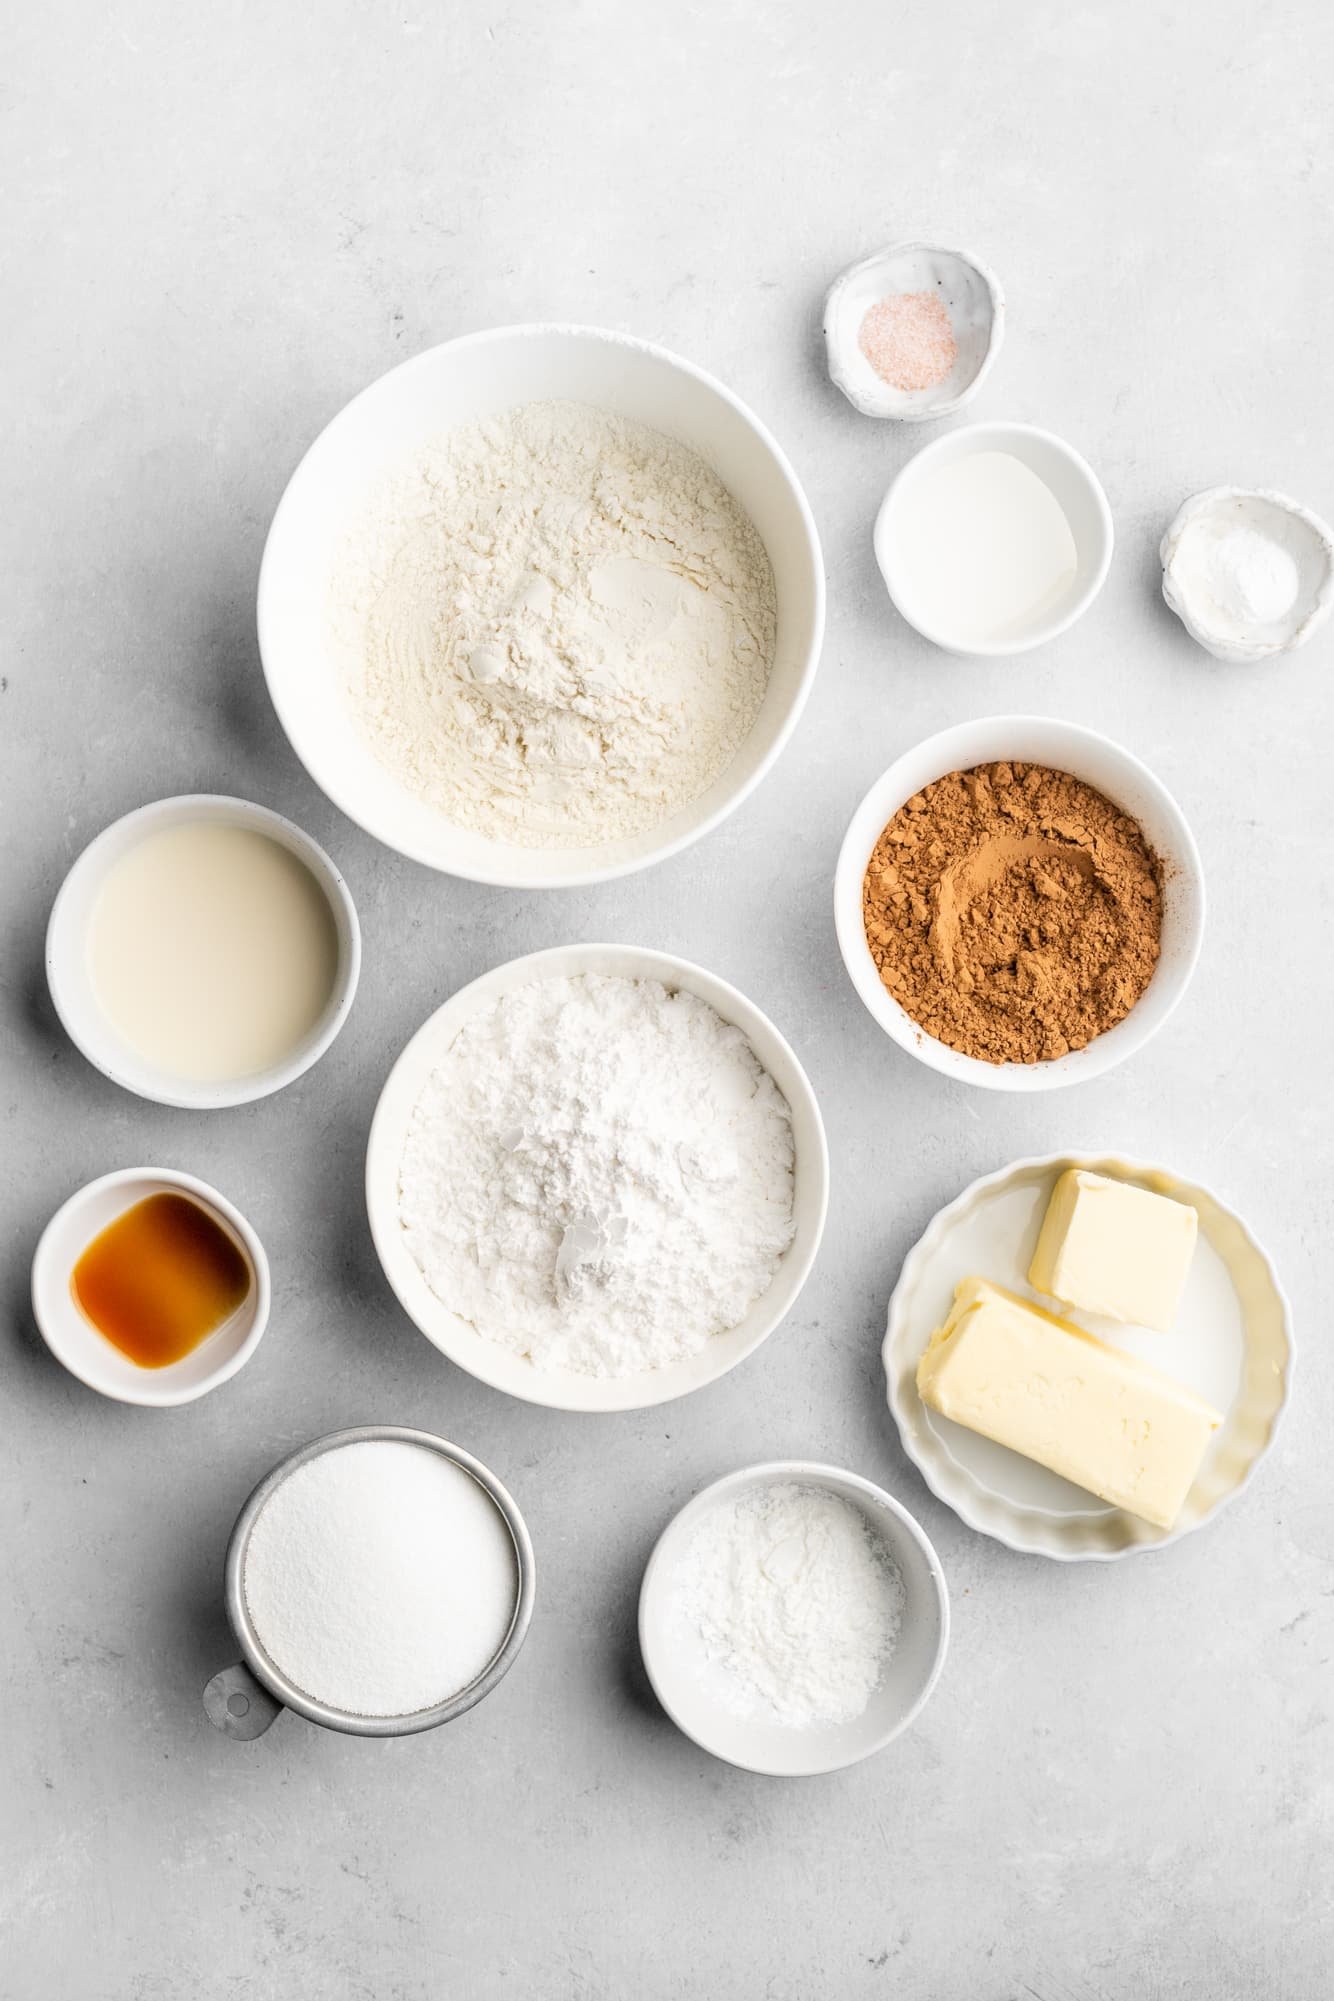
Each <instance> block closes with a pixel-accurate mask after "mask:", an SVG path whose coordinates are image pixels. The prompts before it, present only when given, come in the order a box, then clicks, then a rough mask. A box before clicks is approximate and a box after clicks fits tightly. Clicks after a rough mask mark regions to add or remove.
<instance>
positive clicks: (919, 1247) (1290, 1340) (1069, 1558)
mask: <svg viewBox="0 0 1334 2001" xmlns="http://www.w3.org/2000/svg"><path fill="white" fill-rule="evenodd" d="M1113 1160H1114V1161H1115V1163H1116V1166H1117V1168H1118V1169H1119V1170H1120V1171H1121V1172H1122V1173H1124V1174H1125V1175H1126V1176H1127V1177H1128V1178H1131V1179H1139V1180H1148V1179H1150V1178H1153V1177H1157V1176H1159V1175H1161V1174H1162V1172H1163V1170H1162V1169H1161V1168H1159V1167H1156V1166H1154V1165H1153V1164H1151V1163H1149V1162H1147V1161H1139V1160H1132V1159H1130V1158H1128V1157H1126V1156H1124V1155H1120V1154H1117V1155H1110V1154H1108V1153H1107V1152H1106V1151H1103V1152H1101V1153H1092V1152H1084V1151H1081V1150H1079V1149H1077V1148H1069V1149H1063V1150H1062V1151H1061V1152H1059V1153H1050V1154H1026V1155H1025V1156H1024V1157H1023V1158H1022V1159H1019V1160H1012V1161H1010V1162H1008V1163H1007V1165H1006V1166H1004V1167H999V1168H997V1169H996V1170H995V1171H994V1172H993V1173H991V1174H981V1175H979V1176H978V1177H977V1178H976V1180H974V1181H970V1182H969V1184H968V1186H967V1187H966V1188H963V1189H961V1190H960V1192H959V1193H958V1194H957V1195H956V1196H955V1197H954V1199H953V1200H952V1201H950V1202H947V1203H945V1204H944V1205H943V1207H941V1208H940V1209H938V1210H937V1211H936V1213H935V1215H934V1216H933V1217H932V1218H931V1220H930V1222H929V1223H928V1224H927V1226H926V1228H925V1229H924V1230H923V1232H922V1234H921V1236H920V1237H919V1238H918V1239H917V1241H916V1242H915V1243H914V1244H913V1246H912V1248H911V1249H910V1250H909V1252H908V1254H907V1256H906V1257H905V1258H904V1260H903V1265H902V1267H901V1269H900V1272H899V1276H898V1279H897V1281H896V1283H895V1286H894V1290H893V1292H892V1293H891V1294H890V1299H889V1312H888V1317H887V1324H886V1329H885V1338H884V1340H883V1342H882V1343H881V1349H880V1358H881V1364H882V1366H883V1368H884V1371H885V1382H886V1391H887V1399H888V1403H889V1408H890V1412H891V1414H892V1415H893V1418H894V1423H895V1426H896V1427H897V1430H898V1434H899V1441H900V1443H901V1444H902V1446H903V1449H904V1451H905V1453H906V1454H907V1456H908V1457H909V1459H911V1460H912V1462H913V1464H914V1466H915V1467H916V1468H917V1471H918V1472H919V1473H920V1474H921V1476H922V1479H923V1480H924V1481H925V1482H926V1485H927V1486H928V1487H929V1488H930V1490H931V1492H932V1493H933V1494H934V1495H935V1497H936V1499H937V1500H938V1501H943V1502H944V1504H945V1506H946V1507H947V1508H951V1509H952V1510H953V1511H954V1513H955V1514H956V1515H957V1516H958V1517H959V1519H960V1521H962V1522H963V1523H964V1524H965V1526H966V1527H968V1528H970V1529H973V1530H974V1531H975V1532H976V1533H977V1534H978V1535H986V1536H990V1537H992V1538H993V1539H994V1540H996V1541H999V1542H1003V1543H1004V1544H1005V1545H1006V1547H1007V1548H1009V1549H1013V1550H1017V1551H1018V1552H1019V1553H1020V1554H1021V1555H1026V1556H1046V1557H1051V1558H1052V1559H1053V1560H1054V1561H1056V1562H1059V1563H1112V1562H1116V1561H1118V1560H1119V1559H1120V1558H1121V1557H1123V1556H1139V1555H1147V1554H1149V1553H1151V1552H1152V1551H1154V1550H1160V1549H1166V1548H1168V1547H1169V1546H1170V1545H1171V1544H1172V1543H1177V1542H1180V1541H1181V1540H1182V1538H1183V1537H1185V1536H1188V1535H1194V1534H1195V1533H1196V1532H1197V1531H1198V1530H1199V1529H1202V1528H1206V1527H1207V1526H1208V1525H1209V1523H1210V1522H1212V1521H1213V1520H1214V1519H1215V1518H1216V1517H1217V1516H1218V1514H1219V1513H1220V1512H1221V1511H1222V1510H1223V1509H1224V1508H1225V1507H1227V1506H1228V1504H1229V1503H1230V1502H1231V1501H1232V1500H1234V1499H1235V1498H1236V1496H1237V1495H1238V1494H1240V1493H1241V1492H1242V1490H1243V1489H1244V1488H1245V1487H1247V1486H1248V1485H1249V1484H1250V1481H1251V1480H1252V1479H1253V1478H1254V1475H1255V1470H1256V1468H1257V1467H1258V1466H1259V1464H1260V1462H1261V1460H1262V1459H1264V1458H1265V1457H1266V1456H1267V1455H1268V1453H1269V1452H1270V1451H1271V1450H1272V1449H1273V1445H1274V1440H1275V1438H1276V1437H1277V1436H1278V1429H1279V1425H1280V1424H1281V1422H1282V1419H1283V1414H1284V1412H1285V1411H1286V1409H1287V1407H1288V1404H1289V1403H1290V1401H1291V1398H1292V1378H1293V1371H1294V1369H1295V1367H1296V1360H1297V1348H1296V1339H1295V1336H1294V1334H1293V1326H1292V1307H1291V1303H1290V1302H1289V1299H1288V1296H1287V1293H1286V1292H1285V1291H1284V1289H1283V1285H1282V1283H1281V1281H1280V1279H1279V1276H1278V1272H1277V1270H1276V1269H1275V1266H1274V1261H1273V1259H1272V1258H1271V1257H1270V1255H1269V1253H1268V1252H1267V1251H1266V1250H1265V1248H1264V1246H1263V1244H1261V1243H1260V1241H1259V1239H1258V1238H1257V1237H1256V1235H1255V1233H1254V1231H1253V1230H1252V1229H1251V1228H1250V1225H1249V1224H1248V1223H1247V1222H1246V1221H1245V1218H1244V1217H1243V1216H1242V1214H1241V1212H1240V1211H1239V1210H1238V1209H1237V1208H1235V1207H1234V1206H1233V1204H1232V1203H1230V1202H1228V1201H1226V1200H1225V1199H1224V1198H1223V1197H1222V1196H1221V1195H1219V1194H1217V1193H1216V1191H1215V1190H1214V1189H1213V1188H1212V1187H1211V1186H1210V1185H1209V1184H1208V1183H1207V1182H1204V1181H1200V1180H1195V1179H1191V1180H1190V1185H1191V1186H1193V1187H1195V1188H1197V1189H1198V1190H1199V1191H1200V1193H1201V1194H1202V1195H1205V1196H1207V1197H1208V1198H1209V1200H1210V1201H1211V1202H1213V1203H1214V1204H1215V1206H1216V1207H1217V1208H1218V1209H1220V1210H1222V1211H1223V1212H1224V1213H1225V1214H1226V1215H1227V1216H1228V1217H1229V1218H1230V1219H1231V1221H1232V1222H1234V1223H1235V1224H1236V1226H1237V1229H1238V1230H1239V1232H1240V1234H1241V1235H1242V1237H1243V1238H1244V1239H1245V1241H1246V1243H1247V1246H1248V1248H1249V1249H1250V1250H1251V1251H1252V1252H1253V1253H1254V1255H1255V1257H1256V1259H1257V1261H1258V1262H1259V1264H1260V1265H1261V1267H1262V1268H1263V1270H1264V1272H1265V1274H1266V1277H1267V1279H1268V1282H1269V1284H1270V1287H1271V1288H1272V1291H1273V1294H1274V1298H1275V1301H1276V1303H1277V1305H1278V1309H1279V1312H1280V1315H1281V1318H1282V1322H1283V1335H1284V1340H1285V1343H1286V1348H1287V1356H1286V1362H1285V1366H1284V1371H1283V1377H1282V1387H1281V1391H1280V1394H1279V1397H1278V1401H1277V1402H1276V1404H1275V1405H1274V1409H1273V1414H1272V1416H1271V1418H1270V1422H1269V1431H1268V1435H1267V1437H1266V1438H1265V1440H1264V1443H1263V1444H1262V1445H1261V1447H1260V1449H1259V1450H1258V1451H1257V1452H1256V1453H1255V1454H1254V1456H1253V1457H1252V1458H1251V1459H1250V1460H1249V1462H1248V1464H1247V1466H1246V1468H1245V1471H1244V1472H1243V1473H1242V1475H1241V1477H1240V1479H1238V1480H1236V1481H1234V1482H1233V1484H1232V1485H1231V1486H1229V1487H1228V1488H1227V1489H1226V1490H1225V1491H1224V1492H1223V1493H1221V1494H1220V1495H1219V1497H1218V1498H1217V1500H1216V1501H1215V1502H1214V1504H1213V1506H1212V1507H1211V1508H1210V1509H1209V1511H1208V1512H1207V1514H1204V1515H1202V1516H1201V1517H1200V1518H1199V1520H1197V1521H1190V1522H1185V1523H1182V1524H1181V1525H1180V1526H1178V1527H1176V1528H1173V1529H1169V1530H1166V1531H1164V1532H1162V1533H1161V1534H1155V1535H1154V1536H1153V1537H1152V1538H1148V1537H1146V1538H1145V1539H1143V1540H1139V1541H1134V1542H1127V1543H1125V1544H1123V1545H1122V1546H1120V1547H1119V1548H1115V1549H1099V1548H1095V1547H1090V1548H1083V1549H1070V1548H1061V1547H1060V1546H1059V1545H1058V1544H1053V1543H1051V1542H1042V1543H1040V1542H1036V1541H1034V1540H1032V1539H1031V1538H1026V1537H1024V1536H1021V1535H1019V1534H1018V1533H1017V1532H1015V1533H1002V1532H1001V1531H1000V1530H999V1529H998V1528H997V1527H996V1525H995V1523H994V1522H989V1521H986V1520H984V1519H983V1513H982V1511H981V1510H980V1509H979V1508H978V1507H977V1506H976V1505H975V1504H974V1503H973V1501H972V1499H971V1497H970V1495H969V1494H968V1492H967V1491H966V1488H967V1487H968V1486H971V1485H976V1484H977V1483H975V1482H974V1481H973V1480H972V1476H971V1475H967V1474H964V1473H963V1472H962V1470H961V1469H960V1470H959V1478H958V1480H957V1481H955V1480H952V1479H949V1478H942V1476H941V1474H940V1473H939V1471H938V1470H937V1468H936V1467H935V1466H933V1465H932V1464H931V1463H929V1461H928V1459H927V1458H926V1456H925V1455H924V1454H922V1453H919V1452H918V1451H917V1450H916V1447H915V1444H914V1442H913V1436H912V1427H911V1425H910V1424H909V1422H908V1419H907V1414H906V1412H905V1411H904V1408H903V1405H902V1403H901V1400H900V1398H899V1396H898V1394H897V1382H896V1371H895V1368H894V1357H893V1354H892V1348H893V1343H894V1336H895V1331H896V1330H895V1326H894V1319H895V1306H896V1303H897V1301H898V1300H899V1297H900V1295H901V1294H906V1293H907V1292H908V1290H909V1289H910V1287H911V1285H912V1283H913V1280H914V1277H915V1273H916V1268H917V1266H918V1264H919V1263H921V1262H922V1260H923V1259H924V1258H925V1256H926V1255H927V1252H928V1250H929V1249H930V1248H931V1246H932V1243H933V1242H934V1241H935V1240H938V1238H939V1236H940V1235H941V1234H942V1233H943V1232H944V1231H945V1230H946V1229H947V1228H948V1226H949V1224H950V1222H951V1221H952V1220H953V1218H954V1216H955V1215H956V1214H957V1213H958V1212H959V1211H961V1210H962V1209H964V1208H965V1207H967V1206H968V1205H970V1204H972V1203H973V1202H975V1201H976V1200H977V1198H978V1197H979V1196H980V1195H982V1194H984V1193H985V1192H986V1191H987V1190H988V1189H991V1188H997V1187H999V1186H1000V1185H1001V1184H1002V1183H1004V1182H1006V1181H1008V1180H1010V1179H1011V1178H1012V1177H1017V1176H1018V1175H1021V1174H1023V1173H1025V1172H1028V1171H1042V1170H1046V1169H1048V1168H1050V1169H1060V1168H1064V1167H1089V1168H1099V1169H1103V1170H1105V1168H1106V1167H1107V1166H1108V1165H1109V1164H1110V1163H1111V1162H1112V1161H1113ZM1171 1178H1172V1179H1173V1180H1180V1181H1186V1180H1187V1179H1188V1177H1186V1176H1184V1175H1183V1176H1178V1175H1175V1174H1173V1176H1172V1177H1171ZM960 1276H962V1274H960ZM945 1457H946V1458H947V1459H949V1464H950V1465H952V1466H957V1462H955V1461H954V1460H953V1459H950V1458H949V1455H948V1453H946V1454H945ZM982 1491H986V1492H990V1491H991V1490H988V1489H983V1490H982ZM996 1498H998V1499H1001V1498H1002V1497H999V1496H998V1497H996ZM1006 1505H1008V1503H1007V1504H1006Z"/></svg>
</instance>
